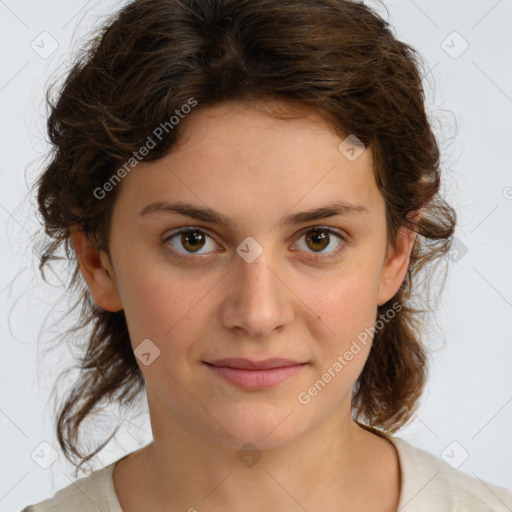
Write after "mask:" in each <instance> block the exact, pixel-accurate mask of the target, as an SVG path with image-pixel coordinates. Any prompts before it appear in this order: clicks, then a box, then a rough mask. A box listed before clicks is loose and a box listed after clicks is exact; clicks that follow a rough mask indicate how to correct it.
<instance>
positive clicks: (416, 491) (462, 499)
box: [387, 436, 512, 512]
mask: <svg viewBox="0 0 512 512" xmlns="http://www.w3.org/2000/svg"><path fill="white" fill-rule="evenodd" d="M387 437H388V439H389V440H390V441H391V442H392V443H393V444H394V445H395V447H396V449H397V452H398V457H399V461H400V469H401V481H402V483H401V494H400V503H399V506H398V509H399V510H400V511H401V512H413V511H414V512H423V511H425V512H426V511H429V512H430V511H432V510H436V512H445V511H446V512H448V511H450V512H459V511H460V512H463V511H464V512H473V511H474V512H502V511H503V512H510V511H511V510H512V491H510V490H509V489H506V488H504V487H500V486H497V485H493V484H490V483H489V482H486V481H483V480H481V479H480V478H478V477H476V476H472V475H469V474H468V473H464V472H463V471H460V470H456V469H453V468H452V467H450V466H449V465H448V464H447V463H446V462H444V461H443V460H441V459H439V458H438V457H436V456H434V455H432V454H431V453H428V452H426V451H424V450H422V449H420V448H416V447H414V446H413V445H411V444H409V443H408V442H407V441H405V440H404V439H401V438H399V437H393V436H387Z"/></svg>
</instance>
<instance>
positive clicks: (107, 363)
mask: <svg viewBox="0 0 512 512" xmlns="http://www.w3.org/2000/svg"><path fill="white" fill-rule="evenodd" d="M423 65H424V64H423V62H422V61H421V56H420V55H419V54H418V53H417V51H416V50H415V49H413V48H412V47H411V46H409V45H407V44H405V43H403V42H401V41H399V40H397V39H396V38H395V37H394V35H393V34H392V31H391V29H390V27H389V24H388V23H387V22H386V21H385V20H384V19H382V17H381V16H380V15H379V14H377V13H376V12H374V11H373V10H372V9H370V8H369V7H368V6H366V5H364V4H363V3H356V2H353V1H349V0H286V1H282V2H281V1H279V2H276V1H273V0H135V1H133V2H131V3H129V4H127V5H126V6H125V7H124V8H122V10H120V11H119V12H118V13H115V15H114V16H112V17H111V18H110V19H109V20H108V21H107V22H106V23H104V25H103V26H102V28H101V30H99V31H98V32H97V33H96V35H95V37H93V38H91V40H90V41H89V44H88V46H87V47H85V48H84V49H82V50H81V51H80V52H79V54H78V55H77V57H76V61H75V63H74V65H73V67H72V69H71V71H70V72H69V73H68V74H67V75H66V79H65V81H64V82H63V84H61V86H60V87H59V91H58V95H57V97H56V99H55V101H53V100H52V90H53V88H52V87H50V88H49V89H48V91H47V96H46V101H47V104H48V107H49V117H48V133H49V137H50V140H51V143H52V151H51V158H50V160H49V163H48V165H46V166H45V169H44V172H43V173H42V175H41V176H40V178H39V179H38V181H37V182H36V183H35V185H34V186H35V188H36V189H37V199H38V207H39V210H40V213H41V215H42V218H43V222H44V226H45V232H46V235H48V237H45V249H44V251H43V256H42V258H41V261H40V270H41V271H44V267H45V265H47V264H49V263H50V262H51V260H53V259H55V258H57V253H58V252H59V251H63V253H64V255H65V258H66V259H67V261H68V262H69V264H70V265H71V270H72V271H71V273H70V283H69V289H70V290H73V291H75V292H76V293H77V297H78V298H77V300H76V303H75V305H74V307H75V308H80V319H79V322H78V323H77V324H76V325H75V327H74V328H73V329H71V330H70V331H68V332H66V333H64V338H66V337H67V339H69V338H70V336H71V335H73V336H75V333H82V337H81V338H80V339H81V340H83V343H82V341H80V343H81V347H82V352H83V353H82V355H81V358H80V360H79V369H80V374H79V377H78V378H77V380H76V382H75V383H74V386H73V388H72V389H71V390H70V391H69V393H68V395H67V396H66V400H65V401H63V403H62V404H61V406H60V410H59V411H56V414H57V413H58V414H57V418H56V419H57V425H56V429H57V437H58V441H59V444H60V446H61V448H62V450H63V452H64V454H65V456H66V458H67V459H68V460H69V461H70V462H72V463H73V464H75V465H76V462H75V459H77V460H78V461H80V464H79V465H78V468H80V467H81V466H82V464H84V463H85V462H86V461H88V460H90V459H91V458H92V457H94V456H95V455H96V454H97V453H98V452H99V451H100V450H101V449H102V448H103V447H104V446H105V445H106V444H107V443H108V442H109V441H110V440H111V439H112V437H113V436H114V435H115V434H116V432H117V430H118V428H119V425H118V426H117V427H116V428H115V429H114V430H113V432H112V434H111V435H110V436H109V437H108V439H106V440H105V442H104V443H102V444H101V445H100V446H98V447H97V449H96V450H95V451H93V452H92V453H82V452H81V450H80V443H79V429H80V426H81V425H82V422H83V420H84V419H85V418H86V417H91V416H94V414H95V413H97V412H98V410H99V409H100V406H101V405H102V403H103V402H106V403H107V404H112V403H118V404H119V405H120V406H121V407H126V408H127V407H129V406H130V405H131V404H132V403H133V402H134V400H135V398H136V397H138V396H139V395H140V394H142V393H143V391H144V389H145V382H144V378H143V375H142V373H141V371H140V369H139V366H138V364H137V361H136V358H135V356H134V353H133V350H132V347H131V344H130V339H129V334H128V330H127V324H126V319H125V316H124V313H123V311H119V312H108V311H104V310H102V309H100V308H99V307H98V306H97V305H96V304H95V303H94V301H93V300H92V298H91V296H90V293H89V290H88V288H87V286H86V284H85V282H84V281H83V279H82V278H81V274H80V270H79V266H78V263H77V259H76V254H75V253H74V249H73V247H72V243H71V240H70V230H71V227H72V226H78V227H79V229H81V230H82V231H83V232H84V233H86V234H87V235H88V236H90V237H91V239H93V240H94V241H95V242H96V243H97V245H98V247H100V248H102V249H104V250H105V251H106V252H107V254H109V252H108V247H109V240H108V234H109V222H110V218H111V213H112V207H113V205H114V202H115V200H116V195H117V193H118V188H119V187H113V188H112V190H110V191H109V192H108V194H105V197H103V198H102V199H98V198H97V194H96V195H95V193H94V191H95V190H98V188H101V187H103V185H104V184H105V183H106V182H107V180H108V179H109V178H110V177H111V176H113V174H114V171H115V170H116V169H118V166H120V165H122V164H123V162H126V161H127V160H128V159H129V158H130V157H132V156H133V153H134V151H136V150H137V149H138V148H140V147H141V146H142V145H143V144H144V143H145V141H146V140H147V138H148V135H150V134H151V133H152V132H153V130H154V129H155V127H158V126H160V125H162V123H165V122H166V121H167V120H168V119H169V116H170V115H172V114H173V113H174V112H175V111H176V109H179V108H180V107H181V106H182V105H184V104H186V103H187V102H188V101H189V100H190V98H194V99H195V100H196V101H197V103H198V105H199V106H198V107H197V108H198V109H199V108H201V107H202V106H207V105H213V104H216V103H220V102H226V101H235V102H258V101H259V102H261V101H263V102H269V103H270V102H272V101H278V102H279V101H281V102H282V101H284V102H286V103H287V104H289V105H291V106H292V107H293V105H295V106H296V107H297V109H300V108H302V107H307V108H309V109H312V110H313V111H315V112H316V113H317V114H319V115H320V116H322V118H324V119H325V120H326V122H327V123H328V125H329V126H330V127H332V129H333V130H334V131H335V132H336V133H337V134H339V135H340V136H342V137H345V136H346V135H347V134H354V135H356V136H357V137H358V138H359V139H360V140H361V141H362V142H363V143H364V144H365V146H366V147H370V148H371V151H372V155H373V161H374V169H373V171H374V175H375V179H376V182H377V185H378V187H379V190H380V192H381V194H382V196H383V198H384V200H385V203H386V221H387V231H388V239H389V241H390V243H392V244H393V246H395V242H396V236H397V232H398V230H399V229H400V228H402V227H406V228H409V229H411V230H412V231H415V232H416V233H418V235H420V236H418V237H417V238H416V241H415V244H414V246H413V250H412V253H411V256H410V263H409V268H408V271H407V275H406V278H405V279H404V282H403V283H402V286H401V287H400V289H399V290H398V291H397V293H396V294H395V295H394V296H393V297H392V298H391V299H390V300H389V301H388V302H387V303H386V304H383V305H381V306H379V307H378V310H377V317H378V316H379V315H381V314H383V313H384V312H385V311H386V310H388V309H389V307H390V304H392V303H396V302H398V303H399V304H401V305H402V307H401V308H400V310H399V311H397V312H396V315H395V317H394V318H393V320H392V321H389V322H386V323H385V325H384V326H383V328H382V329H380V330H378V331H377V332H376V333H375V336H374V340H373V346H372V349H371V352H370V355H369V357H368V360H367V362H366V365H365V367H364V369H363V371H362V373H361V375H360V377H359V379H358V381H357V382H356V385H355V387H354V391H353V415H354V419H355V420H356V421H358V422H359V423H360V424H362V425H363V424H364V425H367V426H370V427H374V428H378V429H383V430H385V431H387V432H394V431H396V430H397V429H399V428H400V427H401V426H403V425H404V424H405V423H406V422H407V421H408V420H409V419H410V417H411V415H412V414H413V411H414V410H415V408H416V407H417V402H418V399H419V397H420V396H421V393H422V390H423V387H424V384H425V380H426V375H427V360H428V357H427V352H426V349H425V347H424V346H423V344H422V342H421V340H420V336H419V334H420V328H421V326H422V325H423V324H422V322H423V320H420V316H421V314H422V313H425V312H426V310H425V309H419V308H414V307H413V306H412V302H411V301H412V299H413V298H414V297H413V282H414V292H415V295H416V294H417V293H418V285H419V284H423V285H424V286H426V287H427V288H426V289H427V291H428V290H429V287H428V279H424V280H423V281H422V282H421V283H418V282H417V281H418V278H417V277H416V276H417V274H418V272H419V271H420V270H421V269H424V267H425V265H427V264H428V267H430V266H431V265H433V263H434V260H436V259H439V258H440V257H441V256H442V255H444V254H445V253H446V252H447V251H448V250H449V249H450V244H451V236H452V234H453V231H454V228H455V219H456V215H455V211H454V210H453V208H452V207H451V206H449V205H448V204H447V203H446V201H445V200H444V199H442V198H441V197H440V161H439V160H440V151H439V146H438V143H437V141H436V138H435V136H434V134H433V131H432V129H431V126H430V124H429V120H428V118H427V115H426V112H425V106H424V102H425V95H424V90H423V85H422V76H421V74H420V71H419V70H420V69H421V67H422V66H423ZM179 133H180V126H179V125H177V126H175V127H174V128H173V129H169V130H166V133H165V137H162V138H161V140H158V141H157V143H156V145H155V147H154V148H153V149H152V150H151V151H150V152H149V154H147V156H146V157H145V158H144V160H145V161H154V160H158V159H160V158H162V157H163V156H164V155H166V154H167V153H168V152H169V151H171V150H172V148H173V147H174V146H175V144H176V141H177V139H178V135H179ZM416 211H420V212H421V216H419V217H416V218H414V219H413V218H411V215H409V214H411V213H413V212H416ZM437 263H438V262H437ZM424 270H426V269H424ZM426 274H427V275H426V276H425V277H426V278H429V277H431V276H432V275H433V272H432V270H429V271H428V272H426ZM422 293H423V292H422ZM422 296H423V295H422ZM75 338H76V336H75ZM82 426H83V425H82Z"/></svg>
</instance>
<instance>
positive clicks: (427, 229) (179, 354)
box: [25, 0, 512, 512]
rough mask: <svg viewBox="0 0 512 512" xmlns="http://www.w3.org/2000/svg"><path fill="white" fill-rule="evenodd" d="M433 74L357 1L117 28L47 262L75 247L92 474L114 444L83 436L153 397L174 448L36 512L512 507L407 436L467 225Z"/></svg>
mask: <svg viewBox="0 0 512 512" xmlns="http://www.w3.org/2000/svg"><path fill="white" fill-rule="evenodd" d="M416 57H417V56H416V54H415V51H414V50H413V49H412V48H410V47H409V46H408V45H406V44H404V43H402V42H400V41H398V40H396V39H395V38H394V37H393V35H392V34H391V32H390V30H389V27H388V25H387V23H386V22H385V21H383V20H382V19H381V18H380V17H379V16H377V15H376V14H375V13H374V12H372V11H371V10H370V9H369V8H368V7H367V6H365V5H363V4H358V3H354V2H351V1H348V0H345V1H339V0H321V1H318V0H316V1H315V2H310V1H306V0H290V1H287V2H271V1H267V0H257V1H254V0H251V1H244V0H219V1H215V2H212V1H208V0H142V1H139V0H136V1H134V2H132V3H130V4H129V5H127V6H126V7H124V8H123V9H122V10H121V11H120V12H119V13H118V14H116V16H115V17H113V18H112V20H111V21H110V22H109V23H108V24H107V25H106V26H105V30H104V31H103V32H102V33H101V34H100V35H98V37H97V39H95V40H94V41H93V43H92V44H91V47H90V48H89V49H88V50H87V51H86V53H85V54H84V55H83V56H81V57H80V58H79V61H78V62H77V64H76V65H75V67H74V68H73V69H72V71H71V72H70V74H69V76H68V78H67V80H66V82H65V83H64V85H63V87H62V90H61V93H60V95H59V97H58V100H57V101H56V103H55V105H53V106H52V111H51V115H50V118H49V123H48V125H49V134H50V137H51V140H52V142H53V144H54V146H55V153H54V155H53V159H52V161H51V162H50V163H49V165H48V167H47V168H46V169H45V171H44V173H43V175H42V176H41V178H40V180H39V181H38V183H37V193H38V201H39V207H40V211H41V214H42V216H43V218H44V222H45V226H46V230H47V233H48V234H50V235H51V237H52V239H51V240H50V241H49V242H48V247H47V251H46V252H45V259H44V260H43V261H42V264H43V265H44V264H45V263H46V261H47V260H49V259H51V257H52V255H53V254H54V253H56V251H57V250H58V249H59V247H64V248H66V249H67V255H68V257H69V259H70V261H71V262H72V264H74V265H75V273H74V277H73V283H74V284H75V286H76V287H77V289H78V290H79V291H80V293H81V300H80V301H79V302H78V304H80V305H81V307H82V315H83V317H82V320H81V323H80V327H84V328H85V327H88V328H89V331H88V334H87V336H88V339H87V343H86V344H87V347H84V348H85V350H84V356H83V360H82V365H81V368H82V374H81V377H80V380H79V381H78V382H77V383H76V386H75V388H74V390H72V392H71V393H70V395H69V397H68V400H67V402H66V403H65V404H64V406H63V408H62V410H61V411H60V414H59V417H58V422H57V433H58V439H59V442H60V445H61V448H62V449H63V451H64V453H65V455H66V456H67V457H68V459H69V460H70V461H76V462H77V463H79V465H78V467H80V466H81V465H83V463H85V462H86V461H88V460H90V459H91V457H93V456H94V455H95V454H96V453H97V452H98V451H99V450H101V448H103V446H105V444H106V442H105V443H104V444H102V445H101V446H99V447H98V448H97V450H96V451H94V452H93V453H83V452H82V451H81V450H80V446H79V442H78V433H79V428H80V425H81V423H82V421H83V420H84V419H85V418H86V417H89V416H90V415H92V414H93V413H94V412H95V410H96V408H97V407H98V406H99V405H100V403H102V402H103V401H105V400H106V401H107V402H108V403H114V402H116V401H120V402H121V403H122V404H123V405H126V406H129V405H130V404H131V403H132V402H133V401H134V400H135V398H136V397H137V396H139V395H140V394H141V393H142V392H144V391H145V393H146V396H147V400H148V406H149V412H150V419H151V428H152V432H153V441H152V442H151V443H150V444H148V445H147V446H145V447H143V448H142V449H140V450H137V451H135V452H132V453H130V454H127V455H126V456H124V457H123V458H122V459H120V460H118V461H115V462H114V463H112V464H111V465H109V466H107V467H106V468H104V469H102V470H99V471H96V472H93V473H92V474H91V475H89V476H88V477H85V478H84V479H81V480H79V482H77V483H75V484H72V485H70V486H68V487H67V488H65V489H63V490H61V491H59V492H58V493H57V494H56V495H55V496H54V497H53V498H51V499H49V500H47V501H45V502H43V503H41V504H38V505H33V506H29V507H27V508H26V509H25V510H26V511H36V512H39V511H46V510H52V511H54V510H66V511H74V510H88V509H90V508H91V507H93V508H94V507H96V508H99V509H100V510H102V511H116V512H119V511H124V512H140V511H146V510H151V511H175V510H176V511H177V510H189V511H193V510H199V511H202V510H209V511H220V510H222V511H226V510H227V511H230V510H244V511H248V512H251V511H253V510H254V511H261V510H271V509H276V510H282V511H292V510H307V511H310V512H311V511H314V510H322V511H326V510H332V511H334V510H336V511H339V510H351V511H352V510H365V511H379V512H391V511H396V510H404V511H413V510H414V511H420V510H429V511H432V510H435V511H436V512H438V511H448V510H450V511H451V510H461V511H462V510H464V511H471V510H475V511H476V510H508V508H507V506H508V507H511V506H512V493H511V492H510V491H508V490H506V489H504V488H501V487H497V486H494V485H492V484H488V483H487V484H483V483H482V482H480V481H479V480H477V479H476V478H473V477H470V476H468V475H466V474H465V473H462V472H460V471H454V470H452V469H451V468H450V467H449V466H448V465H447V464H446V463H445V462H444V461H442V460H440V459H437V458H435V457H434V456H432V455H430V454H427V453H426V452H424V451H422V450H419V449H417V448H415V447H413V446H411V445H410V444H408V443H407V442H405V441H404V440H401V439H399V438H396V437H394V436H393V435H392V433H393V432H396V431H397V430H398V429H399V428H400V427H401V426H403V425H404V424H405V423H406V422H407V420H408V419H409V418H410V417H411V416H412V414H413V412H414V410H415V407H416V405H417V402H418V399H419V397H420V396H421V392H422V390H423V386H424V383H425V379H426V374H427V371H426V362H427V357H426V351H425V348H424V347H423V346H422V343H421V339H420V332H421V325H422V324H421V322H420V321H419V315H420V314H421V311H420V310H416V309H414V308H413V307H412V305H411V300H412V297H413V292H415V291H416V286H417V284H416V281H417V280H418V278H417V277H416V276H417V275H418V273H419V271H420V270H422V269H423V271H426V270H428V271H429V274H431V273H432V270H429V269H430V267H431V265H432V264H433V263H434V262H435V260H436V259H438V258H440V257H441V256H443V255H444V254H445V253H446V252H447V251H448V250H449V248H450V241H451V239H450V237H451V235H452V234H453V231H454V226H455V212H454V210H453V209H452V208H451V207H450V206H449V205H448V204H447V203H446V202H445V201H444V200H443V199H442V198H441V197H440V195H439V189H440V171H439V149H438V146H437V143H436V140H435V137H434V135H433V133H432V131H431V128H430V125H429V122H428V119H427V117H426V114H425V109H424V103H423V89H422V84H421V76H420V74H419V71H418V65H417V62H416ZM81 278H83V281H82V279H81ZM114 433H115V432H114ZM112 435H113V434H112ZM96 508H94V509H96Z"/></svg>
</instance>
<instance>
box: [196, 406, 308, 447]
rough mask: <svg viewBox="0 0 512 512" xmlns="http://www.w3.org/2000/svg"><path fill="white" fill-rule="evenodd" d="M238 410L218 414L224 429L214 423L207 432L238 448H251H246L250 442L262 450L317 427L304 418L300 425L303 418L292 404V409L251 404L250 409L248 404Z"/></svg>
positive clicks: (281, 444) (283, 442)
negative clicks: (308, 423) (299, 421)
mask: <svg viewBox="0 0 512 512" xmlns="http://www.w3.org/2000/svg"><path fill="white" fill-rule="evenodd" d="M237 409H238V410H236V411H234V410H233V409H230V410H229V411H223V412H222V413H221V414H216V415H215V417H216V418H218V419H220V423H221V425H222V427H224V428H222V427H221V426H219V425H218V424H217V423H215V422H214V425H211V427H212V428H207V429H206V431H205V432H206V434H207V435H208V436H209V437H210V438H212V439H215V440H216V441H217V442H220V443H222V444H223V445H224V446H228V447H230V448H234V449H236V450H241V449H247V448H244V447H246V445H248V444H251V445H254V446H256V447H257V449H259V450H273V449H277V448H281V447H283V446H286V445H288V444H290V443H292V442H293V441H295V440H296V439H298V438H299V437H301V436H302V435H304V434H306V433H307V432H308V431H309V430H310V429H311V430H312V429H313V428H314V426H313V425H311V426H309V428H308V425H307V422H304V420H305V419H306V418H304V417H303V418H302V420H303V421H302V422H301V424H299V423H298V420H300V419H301V418H299V417H298V415H297V414H296V413H297V411H294V412H292V411H293V408H291V407H289V408H288V409H289V410H288V409H286V408H284V407H282V406H281V407H275V406H272V407H270V406H268V405H266V406H261V407H256V406H251V407H250V410H248V409H249V408H248V407H238V408H237ZM209 427H210V426H209ZM228 432H229V433H228ZM229 434H231V435H229ZM253 449H254V448H253Z"/></svg>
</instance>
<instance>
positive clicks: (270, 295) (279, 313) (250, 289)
mask: <svg viewBox="0 0 512 512" xmlns="http://www.w3.org/2000/svg"><path fill="white" fill-rule="evenodd" d="M249 261H250V260H247V261H246V260H245V259H244V258H243V257H239V258H235V261H234V263H233V265H234V268H233V269H232V272H230V277H229V281H228V284H227V292H226V297H225V300H224V302H223V304H222V306H221V316H222V321H223V323H224V326H225V327H227V328H229V329H237V330H241V331H245V336H250V337H251V338H258V339H261V338H265V337H266V336H268V335H270V334H271V333H272V332H273V331H276V332H278V331H281V330H282V329H283V328H284V327H285V326H286V325H288V324H289V323H290V322H291V321H292V319H293V314H294V302H295V301H297V299H296V296H295V295H294V294H293V292H292V290H291V289H290V287H289V285H287V284H286V276H285V275H284V274H285V273H284V270H283V266H282V265H278V264H276V261H275V259H274V258H273V257H272V254H271V251H265V250H264V251H263V252H262V253H261V254H260V255H259V256H258V257H257V258H256V259H255V260H254V261H252V262H249Z"/></svg>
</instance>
